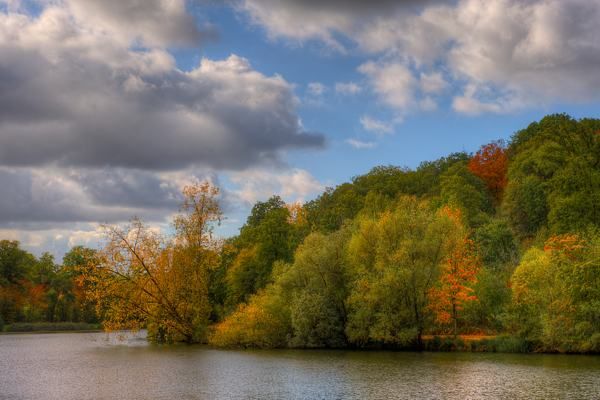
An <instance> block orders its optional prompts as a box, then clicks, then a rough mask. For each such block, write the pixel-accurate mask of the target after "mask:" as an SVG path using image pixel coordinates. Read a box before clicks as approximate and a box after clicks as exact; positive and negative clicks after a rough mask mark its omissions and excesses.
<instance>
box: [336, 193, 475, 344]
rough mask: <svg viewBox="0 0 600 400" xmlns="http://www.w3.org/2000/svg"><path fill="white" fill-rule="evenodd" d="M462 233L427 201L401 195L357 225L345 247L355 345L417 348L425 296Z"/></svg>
mask: <svg viewBox="0 0 600 400" xmlns="http://www.w3.org/2000/svg"><path fill="white" fill-rule="evenodd" d="M464 233H465V232H464V229H463V228H462V226H460V224H457V223H456V221H455V220H454V219H453V218H452V217H450V216H449V215H448V214H447V213H444V212H441V211H435V210H433V209H432V208H431V205H430V204H429V203H428V202H423V201H418V200H417V199H416V198H414V197H402V198H400V199H399V201H398V203H397V205H396V206H395V207H394V208H393V209H391V210H389V211H387V212H385V213H384V214H382V215H381V217H379V218H375V219H363V220H361V221H359V223H358V228H357V230H356V232H355V233H354V234H353V235H352V239H351V241H350V244H349V257H350V262H351V263H352V265H353V267H354V269H355V276H356V277H357V279H356V281H355V282H354V285H353V288H352V291H351V293H350V296H349V298H348V302H347V304H348V307H349V311H348V312H349V316H348V324H347V327H346V333H347V335H348V338H349V340H350V341H351V342H353V343H355V344H358V345H365V344H368V343H373V342H375V343H383V344H391V345H407V344H410V343H416V344H417V345H419V346H420V345H421V340H422V335H423V332H424V331H425V329H427V328H428V327H429V324H430V322H431V316H430V315H429V313H428V312H427V310H426V309H427V306H428V300H429V299H428V292H429V290H430V289H431V288H432V287H433V285H434V284H435V282H436V280H437V279H438V276H439V272H440V265H441V264H442V262H443V261H444V260H445V259H446V257H447V256H448V255H449V254H450V252H451V251H452V249H453V248H454V247H456V245H457V244H458V243H459V241H460V240H461V239H462V238H464Z"/></svg>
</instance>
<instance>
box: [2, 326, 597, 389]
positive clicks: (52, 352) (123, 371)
mask: <svg viewBox="0 0 600 400" xmlns="http://www.w3.org/2000/svg"><path fill="white" fill-rule="evenodd" d="M415 398H424V399H563V398H566V399H569V398H570V399H600V357H598V356H567V355H516V354H491V353H488V354H474V353H398V352H352V351H307V350H274V351H227V350H215V349H210V348H206V347H202V346H184V345H180V346H155V345H148V344H147V343H146V342H145V341H144V340H141V339H135V338H126V340H124V341H119V340H116V339H115V338H114V337H107V335H106V334H103V333H66V334H26V335H0V399H61V400H63V399H78V400H80V399H211V400H212V399H415Z"/></svg>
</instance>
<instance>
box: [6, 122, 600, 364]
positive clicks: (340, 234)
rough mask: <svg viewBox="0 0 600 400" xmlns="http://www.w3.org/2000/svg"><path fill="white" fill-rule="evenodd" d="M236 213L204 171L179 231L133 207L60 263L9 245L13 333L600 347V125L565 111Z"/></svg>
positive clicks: (261, 343)
mask: <svg viewBox="0 0 600 400" xmlns="http://www.w3.org/2000/svg"><path fill="white" fill-rule="evenodd" d="M222 217H223V216H222V212H221V210H220V207H219V189H218V188H216V187H214V186H212V185H211V184H210V183H208V182H199V183H197V184H194V185H191V186H188V187H186V188H184V189H183V191H182V203H181V208H180V210H179V214H178V215H177V216H176V217H175V218H174V219H173V221H172V231H171V233H169V234H166V233H160V232H157V231H156V230H155V229H153V228H152V227H151V226H149V225H146V224H145V223H144V222H143V221H141V220H138V219H132V220H131V221H130V223H129V224H128V225H126V226H107V227H105V234H106V237H105V242H104V245H103V247H102V248H98V249H91V248H85V247H81V246H78V247H74V248H73V249H71V250H70V251H69V252H68V253H67V254H66V255H65V256H64V258H63V260H62V263H61V264H59V263H57V262H56V261H55V260H54V259H53V257H52V256H51V255H49V254H43V255H42V256H40V257H39V258H38V257H35V256H33V255H32V254H30V253H29V252H27V251H25V250H24V249H22V248H21V246H20V244H19V243H18V242H15V241H8V240H3V241H0V331H1V330H2V327H5V328H9V327H10V326H13V325H15V324H24V323H39V322H52V323H56V322H70V323H91V324H95V323H101V324H102V326H103V327H104V329H106V330H121V329H147V331H148V337H149V339H150V340H152V341H155V342H159V343H163V342H168V343H170V342H187V343H208V344H210V345H213V346H218V347H258V348H283V347H294V348H357V349H360V348H368V349H372V348H375V349H380V348H385V349H432V350H436V349H452V348H461V349H470V350H482V351H486V350H487V351H496V350H498V351H502V350H506V351H523V352H530V351H531V352H533V351H537V352H580V353H588V352H600V119H580V120H576V119H574V118H571V117H570V116H568V115H565V114H555V115H549V116H546V117H544V118H543V119H541V120H540V121H538V122H533V123H531V124H530V125H529V126H527V127H526V128H525V129H522V130H520V131H518V132H516V133H514V134H513V135H512V137H511V139H510V140H509V141H507V142H504V141H496V142H492V143H488V144H484V145H483V146H481V148H480V149H479V150H478V151H477V152H475V153H474V154H468V153H465V152H462V153H453V154H449V155H448V156H446V157H443V158H440V159H438V160H435V161H428V162H423V163H421V164H420V165H419V166H418V167H417V168H415V169H409V168H404V167H397V166H378V167H375V168H373V169H372V170H371V171H369V172H368V173H366V174H364V175H360V176H356V177H354V178H352V180H351V181H350V182H347V183H343V184H341V185H339V186H337V187H335V188H328V189H327V190H325V191H324V192H323V193H322V194H321V195H320V196H318V197H317V198H315V199H314V200H311V201H308V202H306V203H304V204H286V203H285V202H284V201H283V200H282V199H281V198H280V197H278V196H273V197H271V198H270V199H268V200H266V201H262V202H257V203H256V204H255V205H254V206H253V208H252V211H251V213H250V215H249V216H248V218H247V221H246V222H245V224H244V225H243V226H242V228H241V229H240V231H239V234H238V235H237V236H234V237H230V238H227V239H221V238H219V237H217V236H216V235H215V234H214V228H215V226H216V225H217V224H219V223H220V221H221V219H222ZM461 335H466V336H468V335H473V336H479V337H481V338H484V339H481V340H478V341H473V342H470V343H469V344H468V346H467V345H466V344H465V343H464V342H463V341H462V339H461Z"/></svg>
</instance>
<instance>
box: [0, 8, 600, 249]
mask: <svg viewBox="0 0 600 400" xmlns="http://www.w3.org/2000/svg"><path fill="white" fill-rule="evenodd" d="M598 18H600V3H599V2H597V1H592V2H589V1H583V0H567V1H559V0H548V1H541V0H540V1H536V0H532V1H528V2H519V1H516V0H492V1H480V0H460V1H444V0H430V1H426V2H420V1H411V0H407V1H402V2H394V1H389V0H377V1H372V2H361V1H358V0H357V1H352V0H351V1H346V2H342V1H339V0H323V1H319V2H316V1H301V0H289V1H281V0H233V1H228V2H223V3H219V2H207V1H184V0H174V1H172V2H161V1H159V0H149V1H147V2H136V1H133V0H105V1H100V0H57V1H18V0H0V54H2V55H3V57H2V60H0V106H2V107H1V109H2V111H0V184H2V186H3V187H4V188H6V190H4V191H3V192H2V193H0V236H1V237H3V238H8V239H15V240H20V241H21V242H22V243H23V245H24V246H26V247H27V248H29V249H31V250H32V251H34V252H36V253H38V254H39V253H40V252H41V251H44V250H49V251H51V252H53V253H54V254H56V255H57V256H58V257H60V255H61V254H62V252H64V251H65V250H66V249H68V248H69V247H70V246H72V245H75V244H85V245H90V246H95V245H97V244H98V243H99V242H100V241H101V238H102V235H101V232H100V231H99V228H98V226H99V224H100V223H109V224H121V223H125V222H126V221H127V219H128V218H129V217H131V216H132V215H137V216H141V217H142V218H144V219H145V220H146V221H148V223H149V224H151V225H155V226H157V227H159V228H160V229H163V230H165V231H168V229H169V228H168V226H169V225H168V221H169V218H170V217H171V216H172V214H173V213H174V212H175V211H176V210H177V202H178V200H179V197H178V195H177V193H178V192H179V190H180V189H181V187H182V186H183V185H185V184H187V183H190V182H192V181H195V180H203V179H210V180H212V181H213V182H215V183H216V184H218V185H220V186H221V187H222V191H223V207H224V210H225V212H226V216H227V218H228V219H227V220H226V222H225V223H224V224H223V225H222V227H220V228H219V233H220V234H221V235H223V236H228V235H232V234H235V233H236V232H237V229H238V228H239V227H240V225H241V224H242V223H243V221H244V220H245V217H246V216H247V214H248V212H249V209H250V207H251V206H252V204H253V202H255V201H257V200H265V199H266V198H268V197H269V196H271V195H272V194H280V195H282V197H284V199H285V200H286V201H289V202H293V201H306V200H309V199H311V198H314V197H315V196H317V195H318V194H319V193H320V192H321V191H322V190H323V189H324V188H325V187H326V186H335V185H337V184H340V183H342V182H345V181H348V180H350V179H351V178H352V177H353V176H356V175H358V174H362V173H366V172H367V171H369V170H370V169H371V168H373V167H374V166H377V165H388V164H391V165H400V166H407V167H411V168H414V167H416V166H418V164H419V163H420V162H422V161H428V160H434V159H436V158H439V157H442V156H445V155H447V154H449V153H451V152H456V151H468V152H473V151H476V150H477V149H478V147H479V146H481V145H482V144H485V143H488V142H490V141H492V140H496V139H501V138H503V139H508V138H510V136H511V135H512V134H513V133H514V132H515V131H516V130H518V129H521V128H524V127H526V126H527V125H528V124H529V123H530V122H533V121H536V120H539V119H540V118H541V117H543V116H544V115H547V114H550V113H559V112H560V113H562V112H564V113H568V114H570V115H572V116H573V117H576V118H583V117H594V118H597V117H599V112H598V110H599V109H600V108H599V107H598V106H599V103H600V95H599V93H600V91H599V90H598V89H599V88H600V72H599V71H600V45H599V44H598V43H597V42H598V41H597V38H598V37H600V27H599V26H598V24H597V20H598Z"/></svg>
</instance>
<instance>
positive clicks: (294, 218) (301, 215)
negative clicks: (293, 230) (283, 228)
mask: <svg viewBox="0 0 600 400" xmlns="http://www.w3.org/2000/svg"><path fill="white" fill-rule="evenodd" d="M285 206H286V208H287V209H288V211H289V213H290V216H289V218H288V223H290V224H295V225H304V224H306V210H305V209H304V207H302V203H300V202H299V201H298V202H295V203H289V204H286V205H285Z"/></svg>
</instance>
